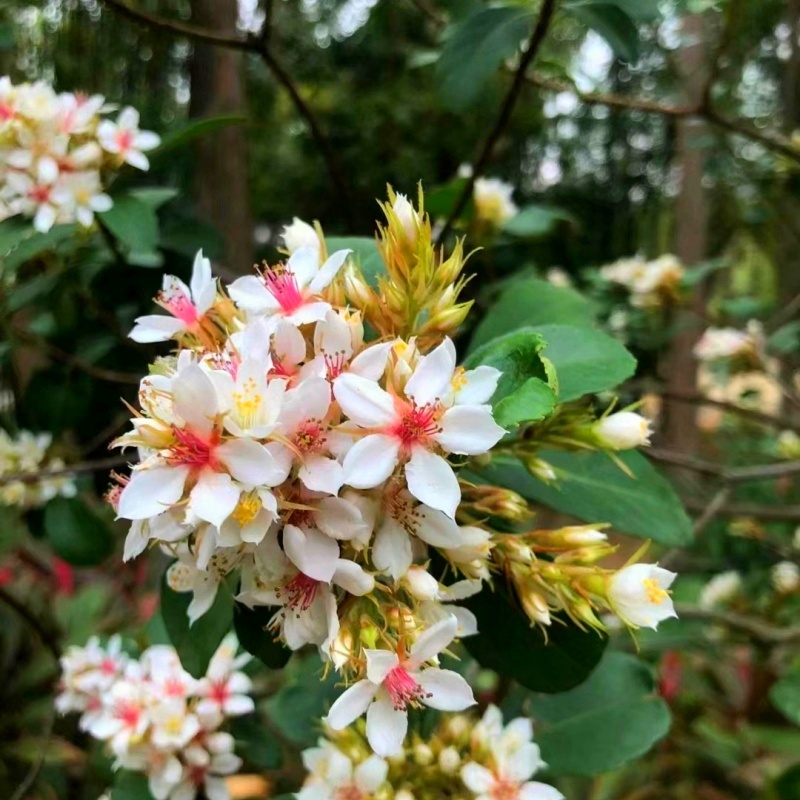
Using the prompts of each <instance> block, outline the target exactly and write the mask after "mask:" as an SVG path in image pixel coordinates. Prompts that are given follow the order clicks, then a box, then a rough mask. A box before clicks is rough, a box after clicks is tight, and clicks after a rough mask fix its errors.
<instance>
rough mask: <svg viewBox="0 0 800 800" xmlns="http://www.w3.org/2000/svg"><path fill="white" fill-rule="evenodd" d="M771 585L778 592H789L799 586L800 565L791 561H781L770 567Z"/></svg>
mask: <svg viewBox="0 0 800 800" xmlns="http://www.w3.org/2000/svg"><path fill="white" fill-rule="evenodd" d="M772 585H773V586H774V587H775V591H776V592H778V593H779V594H791V593H792V592H796V591H797V589H798V588H800V567H798V566H797V564H795V563H794V562H792V561H781V562H780V563H779V564H776V565H775V566H774V567H773V568H772Z"/></svg>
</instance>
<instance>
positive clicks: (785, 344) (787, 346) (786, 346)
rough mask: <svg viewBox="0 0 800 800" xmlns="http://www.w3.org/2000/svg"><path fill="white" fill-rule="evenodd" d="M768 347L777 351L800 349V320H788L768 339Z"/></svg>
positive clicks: (789, 351)
mask: <svg viewBox="0 0 800 800" xmlns="http://www.w3.org/2000/svg"><path fill="white" fill-rule="evenodd" d="M767 347H768V348H769V349H770V350H772V351H774V352H776V353H783V354H785V353H794V352H796V351H797V350H798V349H800V320H794V321H793V322H787V323H786V324H785V325H781V327H780V328H778V330H776V331H775V333H773V334H772V335H771V336H770V337H769V339H767Z"/></svg>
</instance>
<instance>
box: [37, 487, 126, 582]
mask: <svg viewBox="0 0 800 800" xmlns="http://www.w3.org/2000/svg"><path fill="white" fill-rule="evenodd" d="M44 530H45V534H46V536H47V541H48V544H49V545H50V546H51V547H52V548H53V550H54V551H55V552H56V553H57V554H58V555H59V556H60V557H61V558H63V559H64V561H66V562H67V563H68V564H73V565H74V566H76V567H90V566H94V565H96V564H100V563H102V562H103V561H105V560H106V559H107V558H108V557H109V556H110V555H111V553H112V552H113V550H114V539H113V536H112V533H111V530H110V528H109V526H108V524H107V523H106V521H105V520H104V519H103V518H102V517H101V516H100V515H99V514H98V513H97V512H95V511H94V510H93V509H91V508H89V506H87V505H86V503H84V502H83V500H81V499H80V498H78V497H69V498H68V497H56V498H55V499H54V500H51V501H50V502H49V503H48V504H47V505H46V506H45V509H44Z"/></svg>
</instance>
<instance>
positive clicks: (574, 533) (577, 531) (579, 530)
mask: <svg viewBox="0 0 800 800" xmlns="http://www.w3.org/2000/svg"><path fill="white" fill-rule="evenodd" d="M561 534H562V535H563V537H564V542H566V544H574V545H577V546H579V547H583V546H586V545H592V544H598V543H599V542H605V541H607V540H608V536H606V534H604V533H603V532H602V531H598V530H596V529H595V528H588V527H585V526H583V525H576V526H574V527H569V528H562V529H561Z"/></svg>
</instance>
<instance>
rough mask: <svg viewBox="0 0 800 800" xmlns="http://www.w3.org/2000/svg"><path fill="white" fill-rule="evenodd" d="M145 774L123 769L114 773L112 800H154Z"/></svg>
mask: <svg viewBox="0 0 800 800" xmlns="http://www.w3.org/2000/svg"><path fill="white" fill-rule="evenodd" d="M152 797H153V795H151V794H150V790H149V789H148V787H147V776H146V775H145V774H144V773H143V772H134V771H132V770H127V769H121V770H119V772H116V773H114V784H113V786H112V787H111V800H152Z"/></svg>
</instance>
